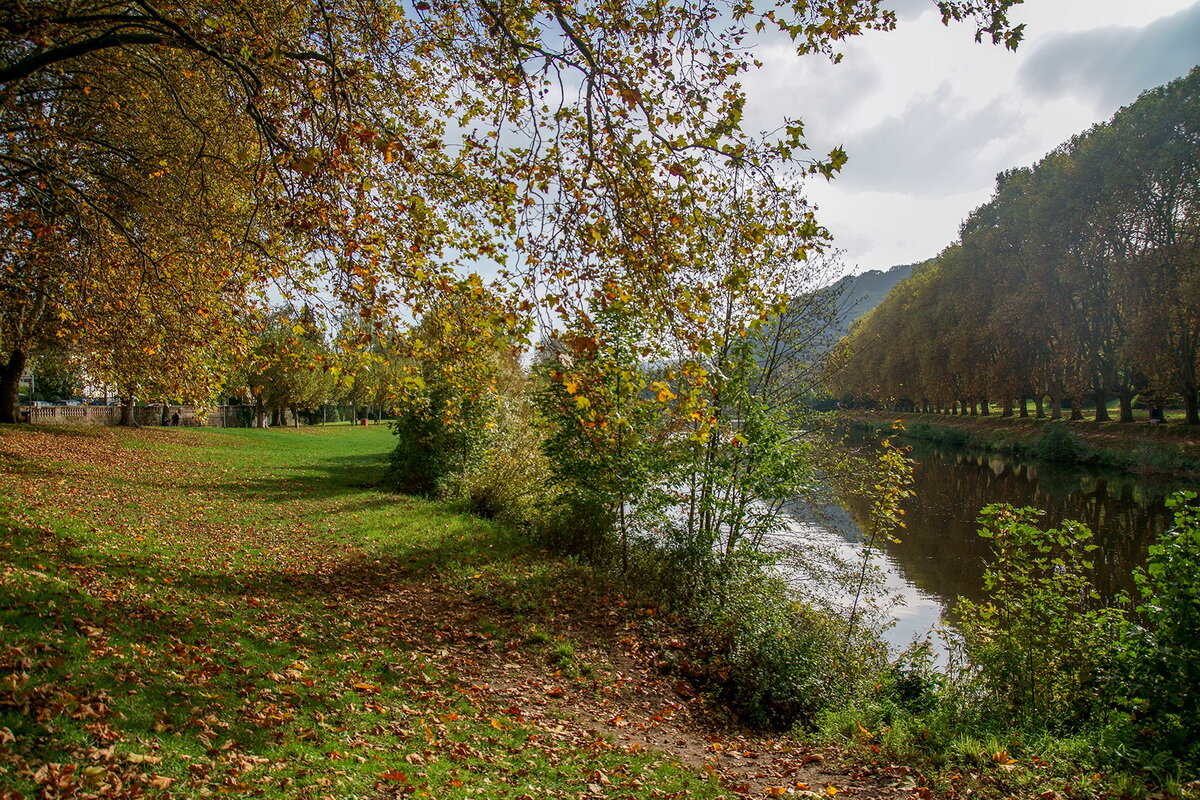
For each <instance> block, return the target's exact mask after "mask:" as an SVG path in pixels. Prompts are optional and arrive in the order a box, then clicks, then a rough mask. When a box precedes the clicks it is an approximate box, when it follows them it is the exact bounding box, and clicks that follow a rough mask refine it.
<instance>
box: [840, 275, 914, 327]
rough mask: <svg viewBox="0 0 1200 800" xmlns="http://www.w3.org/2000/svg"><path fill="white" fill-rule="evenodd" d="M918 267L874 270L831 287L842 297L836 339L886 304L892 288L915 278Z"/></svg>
mask: <svg viewBox="0 0 1200 800" xmlns="http://www.w3.org/2000/svg"><path fill="white" fill-rule="evenodd" d="M916 266H917V265H916V264H900V265H898V266H895V267H891V268H890V269H873V270H868V271H867V272H863V273H860V274H858V275H847V276H846V277H844V278H842V279H841V280H839V281H838V282H837V283H835V284H833V285H832V286H830V287H829V291H830V292H831V293H835V294H840V299H839V301H838V307H839V308H838V315H837V319H836V320H835V322H834V329H835V330H836V332H837V335H838V336H839V337H840V336H844V335H845V334H846V333H847V332H848V331H849V330H850V326H851V325H852V324H853V323H854V321H855V320H856V319H858V318H859V317H861V316H863V315H864V314H866V313H867V312H868V311H870V310H871V309H873V308H874V307H875V306H877V305H879V304H880V303H882V302H883V298H885V297H887V294H888V292H890V291H891V290H892V287H893V286H895V285H896V284H898V283H899V282H900V281H902V280H904V279H905V278H907V277H908V276H909V275H911V274H912V271H913V268H914V267H916Z"/></svg>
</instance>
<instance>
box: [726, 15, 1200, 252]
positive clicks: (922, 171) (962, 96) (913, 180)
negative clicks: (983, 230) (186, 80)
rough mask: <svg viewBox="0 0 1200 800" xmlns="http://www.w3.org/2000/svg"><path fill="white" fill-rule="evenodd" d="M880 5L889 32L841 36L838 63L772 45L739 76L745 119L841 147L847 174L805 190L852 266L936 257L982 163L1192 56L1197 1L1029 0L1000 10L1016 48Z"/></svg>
mask: <svg viewBox="0 0 1200 800" xmlns="http://www.w3.org/2000/svg"><path fill="white" fill-rule="evenodd" d="M890 5H891V6H892V7H893V8H894V9H896V11H897V13H898V16H899V20H900V21H899V25H898V28H897V30H895V31H892V32H870V33H867V34H865V35H864V36H861V37H858V38H857V39H855V40H853V41H852V42H850V43H848V44H847V46H846V47H845V48H844V60H843V62H842V63H841V64H836V65H835V64H832V63H830V62H829V61H828V60H825V59H821V58H813V57H809V58H803V59H801V58H798V57H796V56H795V54H794V52H793V51H792V50H791V49H790V48H789V47H788V46H787V45H786V44H781V43H778V42H772V43H769V44H766V45H765V46H764V47H763V48H761V50H760V52H759V57H760V59H761V60H762V61H763V62H764V68H763V69H762V70H760V71H758V72H756V73H753V74H751V75H750V76H748V79H747V81H746V88H747V92H748V94H749V103H748V105H747V120H748V122H749V124H750V127H752V128H755V129H764V130H771V129H774V128H775V127H777V126H778V124H779V121H780V120H781V119H782V118H783V117H784V116H790V117H799V118H801V119H803V120H804V121H805V123H806V129H807V131H808V136H809V141H810V144H811V145H812V146H813V149H814V151H815V152H823V151H826V150H827V149H828V148H829V147H832V146H834V145H838V144H844V145H845V146H846V148H847V150H848V152H849V154H850V158H851V161H850V163H849V165H848V166H847V168H846V172H845V174H844V175H843V176H842V177H841V178H839V179H838V180H836V181H834V182H833V183H832V184H830V185H817V184H811V191H810V194H811V197H812V199H813V200H814V201H815V202H817V203H818V204H819V205H820V207H821V214H820V218H821V220H822V222H823V223H824V224H826V225H827V226H828V227H829V228H830V229H831V230H832V231H833V232H834V235H835V236H836V237H837V244H838V246H840V247H842V248H843V249H844V250H845V251H846V254H847V259H848V260H849V261H850V262H851V263H857V264H858V265H859V267H860V268H861V269H870V268H880V267H887V266H891V265H892V264H899V263H907V262H911V261H918V260H923V259H925V258H929V257H930V256H933V255H935V254H936V253H937V252H938V251H940V250H941V249H942V248H943V247H944V246H945V245H947V244H949V243H950V241H951V240H952V239H953V238H954V236H955V235H956V233H957V229H958V224H959V222H960V221H961V220H962V219H963V218H964V217H965V216H966V215H967V214H968V213H969V212H970V211H971V209H972V208H974V207H975V206H977V205H979V204H980V203H982V202H984V201H986V200H987V198H988V197H989V196H990V195H991V191H992V186H993V182H994V177H995V173H996V172H998V171H1000V170H1003V169H1007V168H1009V167H1014V166H1023V165H1028V164H1031V163H1033V162H1034V161H1036V160H1037V159H1039V158H1040V157H1041V156H1042V155H1044V154H1045V153H1046V152H1047V151H1049V150H1050V149H1052V148H1054V147H1055V146H1057V145H1058V144H1059V143H1060V142H1062V141H1064V140H1065V139H1067V138H1069V137H1070V136H1071V135H1073V134H1075V133H1078V132H1080V131H1082V130H1084V129H1086V128H1087V127H1088V126H1089V125H1091V124H1092V123H1094V122H1098V121H1101V120H1104V119H1107V118H1108V117H1110V116H1111V115H1112V114H1113V112H1114V111H1116V109H1117V108H1118V107H1119V106H1120V105H1122V104H1125V103H1128V102H1130V101H1131V100H1133V99H1134V98H1135V97H1136V96H1137V93H1138V92H1139V91H1141V90H1142V89H1146V88H1150V87H1152V86H1155V85H1158V84H1160V83H1163V82H1165V81H1167V80H1170V79H1171V78H1173V77H1177V76H1178V75H1180V74H1182V73H1184V72H1186V70H1187V67H1189V66H1191V65H1193V64H1195V63H1196V62H1197V61H1200V54H1198V51H1200V0H1144V1H1143V2H1141V3H1136V4H1135V3H1129V2H1128V0H1030V2H1027V3H1025V4H1024V5H1021V6H1018V7H1016V8H1015V9H1014V10H1013V12H1012V15H1011V16H1012V17H1013V18H1014V20H1015V21H1018V22H1025V23H1027V26H1028V27H1027V29H1026V38H1025V42H1024V43H1023V44H1022V45H1021V47H1020V48H1019V49H1018V51H1017V52H1016V53H1013V52H1010V51H1007V50H1005V49H1004V48H1002V47H996V46H992V45H990V44H982V45H981V44H976V43H975V42H974V29H973V28H972V27H970V26H969V25H955V26H951V27H949V28H947V27H944V26H943V25H942V24H941V20H940V15H939V14H938V13H937V11H936V9H935V8H934V6H933V2H932V0H892V2H891V4H890Z"/></svg>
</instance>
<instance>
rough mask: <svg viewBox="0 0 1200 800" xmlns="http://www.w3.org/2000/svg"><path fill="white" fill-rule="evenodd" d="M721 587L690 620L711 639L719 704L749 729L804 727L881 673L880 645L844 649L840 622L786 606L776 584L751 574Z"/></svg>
mask: <svg viewBox="0 0 1200 800" xmlns="http://www.w3.org/2000/svg"><path fill="white" fill-rule="evenodd" d="M727 587H729V588H730V591H729V592H728V593H727V594H726V595H725V597H724V598H723V599H721V600H715V599H714V600H713V602H712V603H711V605H710V606H709V607H708V608H707V609H703V610H698V616H699V617H700V619H701V620H702V621H703V622H704V623H705V625H706V626H707V627H708V629H709V630H711V631H713V632H714V633H715V634H716V635H717V636H718V639H717V641H716V642H715V643H714V647H715V651H716V654H717V655H716V656H715V658H714V663H713V667H714V671H715V674H716V675H717V676H718V677H719V678H720V679H721V681H720V685H721V695H722V699H724V700H725V701H726V702H727V703H729V705H730V706H732V707H733V709H734V710H735V711H737V712H738V713H739V715H740V716H742V718H744V719H745V720H746V721H747V722H749V723H750V724H752V725H756V726H758V727H761V728H766V729H772V730H786V729H788V728H791V727H793V726H795V725H797V724H802V725H808V726H811V725H812V724H813V722H814V721H815V719H816V717H817V715H818V714H820V713H821V712H823V711H825V710H827V709H830V708H836V707H838V706H844V705H845V704H846V703H848V702H849V701H850V700H851V698H853V697H854V696H856V694H857V693H858V692H859V691H860V689H861V687H862V685H863V684H864V683H865V682H867V679H868V677H870V676H872V675H874V674H875V673H876V672H877V671H878V670H879V669H881V668H882V667H883V662H884V659H883V654H884V653H885V648H884V646H883V645H882V643H880V642H874V641H873V642H870V643H869V644H868V643H867V642H866V639H867V638H868V637H866V636H861V635H860V636H858V637H856V640H855V646H854V647H848V646H847V640H846V638H847V637H846V624H845V620H842V619H841V618H839V617H836V616H833V615H831V614H827V613H820V612H817V611H815V610H813V609H810V608H808V607H806V606H804V605H802V604H800V603H795V602H791V601H790V600H789V590H788V588H787V587H786V585H784V584H783V582H782V581H780V580H779V579H778V578H772V577H769V576H767V575H765V574H763V573H761V572H759V573H757V574H753V573H751V574H747V575H746V576H745V580H743V581H741V582H738V583H733V582H730V583H727ZM705 612H707V613H705ZM864 644H868V646H861V645H864Z"/></svg>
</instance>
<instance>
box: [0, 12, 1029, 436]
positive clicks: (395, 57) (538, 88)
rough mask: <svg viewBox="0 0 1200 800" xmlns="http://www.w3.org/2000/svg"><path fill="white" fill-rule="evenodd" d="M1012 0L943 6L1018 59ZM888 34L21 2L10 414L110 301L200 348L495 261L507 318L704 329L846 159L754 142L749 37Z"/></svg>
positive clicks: (3, 19)
mask: <svg viewBox="0 0 1200 800" xmlns="http://www.w3.org/2000/svg"><path fill="white" fill-rule="evenodd" d="M1016 2H1018V0H942V2H939V3H938V5H939V7H940V8H941V9H942V13H943V16H944V18H945V19H946V20H947V21H949V20H961V19H968V18H970V19H973V20H975V21H976V23H977V25H976V27H977V37H978V38H983V37H988V38H990V39H991V40H992V41H996V42H1003V43H1005V44H1007V45H1008V46H1015V45H1016V43H1017V41H1019V39H1020V35H1021V27H1020V26H1019V25H1013V24H1011V23H1010V22H1009V20H1008V19H1007V15H1006V12H1007V10H1008V9H1009V8H1010V7H1011V6H1012V5H1014V4H1015V3H1016ZM893 24H894V15H893V13H892V12H890V11H889V10H887V9H886V8H885V7H883V6H882V4H881V2H880V0H854V2H843V0H792V1H791V2H773V3H772V2H768V3H763V4H756V3H753V2H744V1H743V0H738V2H722V3H717V4H708V5H702V6H695V5H692V4H690V3H665V4H664V3H661V2H657V1H656V2H644V1H643V2H638V1H632V0H631V1H630V2H618V3H609V2H604V3H599V2H595V3H593V2H580V3H573V4H567V3H562V2H558V0H550V1H549V2H533V3H525V2H521V3H516V2H505V1H504V0H501V2H492V1H490V0H488V1H482V0H481V2H477V3H462V2H448V1H447V0H429V1H428V2H426V1H425V0H422V2H418V3H413V4H409V3H399V2H389V1H388V0H368V2H357V0H356V1H355V2H346V1H342V0H332V2H331V1H330V0H321V2H315V0H313V1H309V0H305V1H304V2H299V3H279V2H275V1H274V0H267V1H266V2H262V3H257V4H254V5H252V6H247V5H245V4H242V3H230V2H226V1H225V0H218V1H217V2H206V3H195V2H191V0H174V1H173V2H167V3H154V2H149V1H148V0H116V1H115V2H114V1H110V0H84V2H71V3H66V2H62V0H24V1H23V2H18V3H14V4H9V5H7V6H6V7H5V9H4V10H3V11H0V117H2V119H3V129H4V134H5V136H4V137H3V138H2V139H0V206H2V207H3V212H4V214H5V218H6V222H7V225H6V232H5V242H4V247H3V250H2V251H0V265H2V270H3V276H4V277H3V289H4V294H3V304H2V307H0V331H2V333H0V336H2V339H3V347H4V350H5V351H6V352H7V354H8V369H7V370H6V374H5V377H4V382H3V383H4V385H3V387H0V388H4V389H5V392H4V395H5V398H6V402H5V403H4V404H3V408H0V418H11V416H12V413H13V410H14V409H13V404H12V402H11V400H12V399H14V398H15V389H13V390H11V391H10V390H9V388H10V386H15V378H13V377H12V373H14V372H15V373H16V374H18V375H19V373H20V368H21V366H23V364H24V361H25V359H26V358H27V356H28V355H29V353H31V352H36V351H37V350H38V349H39V347H42V346H45V344H46V343H50V342H61V341H64V340H72V341H74V342H75V344H76V346H77V347H78V348H79V349H80V350H81V351H82V352H85V353H90V352H92V351H102V350H104V349H106V348H109V347H110V346H111V337H110V336H107V335H106V334H105V333H104V332H103V331H97V330H95V328H96V327H97V326H100V327H102V324H103V315H105V314H108V313H109V312H108V311H107V310H106V309H107V308H109V307H111V306H116V305H119V306H121V308H122V309H123V312H124V313H134V312H133V311H132V310H133V309H137V311H136V313H134V316H132V317H127V318H126V319H127V321H126V323H125V324H126V326H127V329H128V330H129V331H132V332H135V333H136V332H145V331H146V329H147V328H149V327H151V326H154V325H157V324H159V323H158V321H157V320H158V319H159V318H161V316H162V314H163V312H162V310H161V308H160V306H161V305H163V303H164V302H169V303H173V304H174V305H175V306H177V307H178V306H179V305H180V304H181V303H183V304H185V305H187V308H184V309H183V311H184V313H185V314H189V315H190V317H191V319H192V321H193V328H194V330H193V332H196V333H198V336H199V338H203V336H204V334H205V332H208V331H212V330H214V329H218V330H220V329H223V327H224V326H226V325H227V324H228V323H229V321H230V320H232V319H235V318H237V316H238V314H239V313H241V312H242V311H244V310H245V308H246V306H247V305H248V304H250V303H251V301H252V300H253V299H254V298H255V297H256V293H257V296H261V295H262V294H263V293H265V292H272V293H285V294H300V293H308V294H311V293H314V292H316V293H319V294H322V295H324V296H330V297H333V298H334V299H335V300H336V301H337V302H339V303H343V304H346V305H348V306H350V307H352V308H354V309H356V310H358V311H360V312H361V313H362V314H363V315H364V317H366V318H380V319H382V318H386V317H387V316H389V315H390V314H395V313H396V311H397V309H405V310H406V311H411V313H414V314H416V315H420V314H421V313H423V312H424V311H425V309H426V308H427V307H428V306H429V303H430V302H431V301H434V298H435V297H436V296H438V295H446V294H452V293H453V292H455V291H456V290H458V289H459V288H460V287H461V285H462V284H461V282H460V281H459V280H458V279H457V278H456V277H455V276H454V275H453V274H452V273H453V272H454V271H455V269H456V268H459V267H462V266H464V265H466V266H467V267H468V268H470V267H472V266H474V265H477V264H479V263H480V262H491V263H493V264H497V265H499V266H500V267H501V271H500V281H499V290H500V291H502V292H504V293H506V294H507V295H508V296H509V297H510V300H509V312H508V313H510V314H518V315H527V314H529V313H531V312H532V311H533V310H534V308H535V305H537V304H538V302H539V301H542V300H544V301H545V302H544V304H542V308H543V310H544V312H545V313H548V314H551V315H554V314H557V315H559V316H560V317H565V318H568V319H571V320H575V319H577V318H578V317H579V316H580V315H581V314H585V313H586V309H587V307H588V304H589V303H590V302H591V301H593V300H599V301H601V302H604V301H606V299H607V298H608V297H609V296H616V297H619V298H622V302H630V303H636V304H637V305H638V307H639V308H641V309H643V310H644V313H646V314H647V315H649V316H651V317H653V318H654V319H655V326H656V327H658V328H660V329H664V328H665V329H671V330H672V331H674V332H680V331H687V330H688V329H689V328H690V327H691V326H692V325H693V323H694V322H695V321H696V320H698V319H701V318H703V317H705V316H706V315H707V314H708V311H709V309H708V307H707V303H706V300H705V296H704V291H703V289H702V288H700V289H696V290H693V291H681V290H680V286H681V285H684V288H685V289H686V288H687V287H686V282H687V281H688V280H690V279H691V277H692V275H691V274H690V273H689V271H690V270H692V269H694V268H696V267H697V265H700V269H702V265H703V263H704V259H705V255H706V253H708V252H709V251H710V249H711V245H712V242H713V241H714V240H724V239H726V238H728V237H727V234H726V232H727V231H731V232H732V235H733V236H734V237H740V238H741V240H742V241H744V242H747V243H749V244H750V245H752V246H754V247H757V246H759V245H760V244H761V243H762V242H764V241H765V240H767V239H768V238H769V237H771V236H773V235H774V234H775V233H776V232H777V231H778V230H781V229H787V230H788V231H789V235H791V232H792V231H795V230H802V231H805V232H806V238H807V239H809V240H811V239H812V238H813V237H814V236H816V235H817V234H818V233H819V229H818V228H817V226H816V224H815V222H814V221H813V220H812V218H811V214H810V213H809V210H808V209H807V207H806V206H805V205H804V203H803V200H802V197H800V196H799V194H798V193H797V191H798V183H799V178H800V177H801V176H802V175H803V174H806V173H812V174H824V175H826V176H828V175H831V174H832V173H833V172H835V171H836V170H837V168H838V167H839V166H840V164H841V162H842V161H843V160H844V154H842V153H841V152H840V151H834V152H832V153H829V154H823V155H816V156H810V154H808V153H806V152H805V151H804V147H805V146H804V142H803V138H802V134H803V128H802V125H801V124H800V123H799V122H787V123H785V124H784V126H783V128H782V129H781V132H780V134H779V135H777V136H758V135H752V134H750V133H748V132H745V131H743V130H742V128H741V123H742V108H743V105H744V102H745V95H744V92H743V90H742V88H741V85H740V84H739V82H738V81H739V78H740V76H741V75H743V74H744V73H745V72H746V71H747V70H749V69H751V68H752V67H753V64H754V61H753V48H752V43H753V39H754V37H755V36H756V35H758V34H761V33H763V32H768V31H773V32H775V33H776V34H782V35H786V36H788V37H790V38H791V39H792V40H793V41H794V42H795V44H796V47H797V49H798V50H799V51H800V52H801V53H818V54H822V53H823V54H827V55H832V56H834V57H836V54H835V49H836V46H837V44H838V42H840V41H842V40H844V39H845V38H847V37H850V36H853V35H856V34H858V33H860V32H861V31H863V30H865V29H868V28H884V29H886V28H889V27H891V26H892V25H893ZM733 173H736V175H737V177H736V178H734V177H732V176H733ZM739 187H740V188H739ZM748 188H752V189H753V191H755V192H757V195H756V197H757V198H758V200H757V202H758V203H759V207H758V208H757V209H756V208H752V207H750V206H748V205H746V204H745V203H744V201H743V204H744V205H743V209H742V212H743V215H742V217H741V218H740V219H739V220H737V221H736V222H732V221H731V220H729V218H728V217H727V215H726V214H724V213H723V212H721V211H720V209H722V208H723V209H729V208H731V205H730V203H729V196H730V194H731V193H734V192H741V193H742V195H741V196H742V197H747V196H749V195H747V194H745V190H746V189H748ZM760 210H761V211H763V212H770V213H771V214H772V217H771V218H768V217H767V214H764V213H759V211H760ZM746 212H754V213H746ZM771 219H774V220H775V221H774V222H772V221H771ZM809 243H810V244H811V241H810V242H809ZM784 246H791V245H784ZM800 252H801V251H797V254H799V253H800ZM749 255H750V253H747V256H749ZM751 271H752V270H751ZM193 275H203V276H204V279H203V280H201V281H194V280H190V279H187V278H185V277H183V276H193ZM130 293H132V294H133V295H135V296H136V298H137V302H136V303H132V302H126V300H127V298H125V297H124V295H128V294H130ZM110 294H111V295H113V296H112V297H110V296H109V295H110ZM625 298H628V299H625ZM205 310H207V311H208V312H209V313H207V314H204V313H201V312H202V311H205ZM498 324H500V325H511V324H512V321H511V320H509V319H501V320H500V321H498ZM689 335H692V336H693V337H695V334H689ZM93 339H99V340H100V343H94V342H93ZM179 341H181V343H180V344H178V345H177V349H179V350H182V349H183V347H184V345H183V344H182V340H179ZM194 355H195V356H196V358H198V359H201V360H202V359H203V354H202V353H201V352H200V351H196V352H195V353H194Z"/></svg>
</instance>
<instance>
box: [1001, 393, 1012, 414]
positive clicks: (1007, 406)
mask: <svg viewBox="0 0 1200 800" xmlns="http://www.w3.org/2000/svg"><path fill="white" fill-rule="evenodd" d="M1012 415H1013V401H1012V398H1011V397H1005V398H1004V399H1003V400H1001V401H1000V416H1001V417H1011V416H1012Z"/></svg>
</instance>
